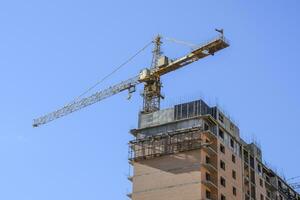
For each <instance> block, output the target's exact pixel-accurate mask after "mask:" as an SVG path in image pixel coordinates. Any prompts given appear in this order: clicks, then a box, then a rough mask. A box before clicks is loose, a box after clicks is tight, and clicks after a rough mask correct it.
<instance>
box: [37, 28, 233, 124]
mask: <svg viewBox="0 0 300 200" xmlns="http://www.w3.org/2000/svg"><path fill="white" fill-rule="evenodd" d="M218 32H220V33H221V34H220V36H218V37H216V38H214V39H213V40H210V41H209V42H206V43H204V44H202V45H200V46H198V47H197V48H194V49H193V50H192V51H191V52H190V53H188V54H187V55H185V56H183V57H181V58H178V59H175V60H171V59H169V58H168V57H167V56H164V55H163V54H162V52H161V44H162V41H161V40H162V37H161V36H160V35H158V36H157V37H156V38H155V39H154V41H153V43H154V49H153V51H152V53H153V57H152V64H151V66H150V67H149V68H146V69H143V70H141V72H140V74H139V75H138V76H135V77H133V78H131V79H128V80H126V81H122V82H121V83H119V84H116V85H114V86H111V87H109V88H107V89H105V90H102V91H98V92H96V93H94V94H93V95H91V96H89V97H85V98H81V99H79V100H75V101H74V102H72V103H70V104H67V105H65V106H64V107H62V108H60V109H58V110H56V111H54V112H51V113H48V114H46V115H44V116H41V117H39V118H37V119H34V120H33V127H38V126H40V125H43V124H46V123H48V122H50V121H53V120H55V119H57V118H60V117H63V116H65V115H68V114H70V113H73V112H75V111H77V110H80V109H82V108H84V107H87V106H89V105H92V104H94V103H96V102H99V101H101V100H103V99H105V98H108V97H110V96H112V95H115V94H117V93H120V92H122V91H124V90H128V92H129V96H131V93H133V92H135V88H136V85H138V84H140V83H143V84H144V90H143V95H142V96H143V110H142V112H143V113H151V112H154V111H157V110H159V109H160V100H161V99H163V98H164V97H163V96H162V94H161V87H162V83H161V76H163V75H165V74H168V73H170V72H172V71H175V70H177V69H179V68H182V67H184V66H186V65H188V64H191V63H193V62H195V61H197V60H199V59H202V58H205V57H207V56H209V55H214V54H215V53H216V52H218V51H220V50H222V49H224V48H226V47H228V46H229V43H228V42H227V41H226V39H225V37H224V35H223V30H222V31H218Z"/></svg>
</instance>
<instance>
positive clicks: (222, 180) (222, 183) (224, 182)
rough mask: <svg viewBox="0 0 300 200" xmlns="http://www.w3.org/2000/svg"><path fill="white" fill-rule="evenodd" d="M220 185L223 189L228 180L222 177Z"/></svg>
mask: <svg viewBox="0 0 300 200" xmlns="http://www.w3.org/2000/svg"><path fill="white" fill-rule="evenodd" d="M220 183H221V185H222V186H223V187H226V180H225V179H224V178H223V177H221V179H220Z"/></svg>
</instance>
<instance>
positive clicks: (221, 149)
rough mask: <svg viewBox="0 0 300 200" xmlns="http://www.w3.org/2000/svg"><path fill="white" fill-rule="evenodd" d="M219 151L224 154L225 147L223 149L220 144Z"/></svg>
mask: <svg viewBox="0 0 300 200" xmlns="http://www.w3.org/2000/svg"><path fill="white" fill-rule="evenodd" d="M220 151H221V152H222V153H225V147H224V145H222V144H220Z"/></svg>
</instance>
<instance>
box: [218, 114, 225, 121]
mask: <svg viewBox="0 0 300 200" xmlns="http://www.w3.org/2000/svg"><path fill="white" fill-rule="evenodd" d="M219 120H220V121H221V122H222V123H223V122H224V117H223V115H222V114H220V113H219Z"/></svg>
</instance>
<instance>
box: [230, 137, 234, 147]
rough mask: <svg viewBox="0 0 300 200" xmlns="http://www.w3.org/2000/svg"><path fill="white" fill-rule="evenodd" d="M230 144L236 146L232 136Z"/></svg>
mask: <svg viewBox="0 0 300 200" xmlns="http://www.w3.org/2000/svg"><path fill="white" fill-rule="evenodd" d="M230 146H231V147H232V148H234V140H233V139H232V138H231V139H230Z"/></svg>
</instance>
